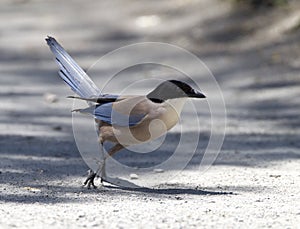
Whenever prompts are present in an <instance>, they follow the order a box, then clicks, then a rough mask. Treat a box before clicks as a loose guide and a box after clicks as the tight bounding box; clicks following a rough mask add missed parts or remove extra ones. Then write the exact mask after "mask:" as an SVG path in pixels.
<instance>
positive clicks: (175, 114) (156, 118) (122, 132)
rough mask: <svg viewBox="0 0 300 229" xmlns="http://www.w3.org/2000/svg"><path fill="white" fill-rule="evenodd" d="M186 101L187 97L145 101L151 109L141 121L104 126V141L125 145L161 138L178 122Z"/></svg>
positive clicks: (102, 130)
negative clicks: (126, 125) (148, 102)
mask: <svg viewBox="0 0 300 229" xmlns="http://www.w3.org/2000/svg"><path fill="white" fill-rule="evenodd" d="M143 102H144V101H143ZM185 102H186V99H185V98H182V99H172V100H169V101H168V102H165V103H162V104H155V103H152V102H150V103H151V104H146V102H144V104H143V106H146V107H147V108H149V107H151V109H149V113H148V114H147V116H146V117H145V118H144V119H143V120H142V121H141V123H139V124H138V125H136V126H134V127H117V126H114V127H112V126H103V127H102V128H101V129H100V132H101V135H102V138H103V140H104V141H105V140H107V141H112V142H119V143H120V144H122V145H124V146H129V145H136V144H141V143H144V142H148V141H151V140H154V139H156V138H159V137H160V136H162V135H164V134H165V133H166V132H167V131H168V130H170V129H171V128H172V127H174V126H175V125H176V124H177V123H178V121H179V117H180V113H181V111H182V108H183V106H184V104H185ZM123 111H124V110H123Z"/></svg>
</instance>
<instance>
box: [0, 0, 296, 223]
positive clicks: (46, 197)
mask: <svg viewBox="0 0 300 229" xmlns="http://www.w3.org/2000/svg"><path fill="white" fill-rule="evenodd" d="M149 15H152V16H149ZM153 15H154V16H153ZM298 15H300V13H299V6H298V4H296V3H294V4H293V5H292V7H290V8H284V9H281V10H278V11H275V12H270V13H268V14H266V12H264V11H263V10H261V11H259V13H258V15H257V16H256V17H253V15H252V14H251V13H250V12H249V11H247V10H246V9H245V10H243V11H239V13H232V12H231V11H230V7H229V6H228V5H227V4H225V3H224V2H223V3H219V2H216V1H208V0H199V1H195V0H190V1H182V0H180V1H179V0H176V1H172V3H170V2H169V1H160V2H159V4H158V3H155V1H154V2H153V3H149V2H144V1H113V2H103V3H96V2H95V1H84V2H83V1H68V3H61V1H56V0H55V1H49V2H48V3H46V2H44V1H39V0H36V1H34V0H32V1H2V3H1V8H0V19H1V20H0V76H1V77H0V96H1V116H0V147H1V148H0V157H1V160H0V183H1V187H0V202H1V207H0V227H1V228H12V227H19V228H41V227H42V226H43V227H45V228H46V227H55V228H82V227H98V228H127V227H133V228H153V227H156V228H166V227H171V228H187V227H189V228H196V227H197V228H199V227H204V228H215V227H220V228H224V227H225V228H232V227H242V228H243V227H249V228H255V227H273V228H298V227H299V225H300V207H299V206H300V203H299V197H300V196H299V194H300V193H299V191H300V161H299V159H300V151H299V148H300V143H299V139H300V138H299V137H300V129H299V127H300V126H299V124H300V118H299V113H300V106H299V105H300V102H299V101H300V100H299V96H300V78H299V73H300V59H299V53H300V47H299V38H300V36H299V29H298V30H297V28H298V27H297V26H298V25H299V24H298V23H299V17H298ZM145 16H146V17H145ZM46 35H53V36H55V37H56V38H58V39H59V41H60V42H61V43H63V45H64V46H65V47H66V48H67V49H68V50H69V51H70V53H71V54H72V56H73V57H74V58H75V59H76V60H78V62H79V63H80V64H81V65H82V66H83V67H84V68H85V69H86V68H88V67H89V66H90V65H91V64H92V63H94V62H95V61H96V60H97V59H98V58H99V57H101V56H102V55H104V54H105V53H107V52H109V51H111V50H114V49H116V48H119V47H121V46H123V45H128V44H133V43H136V42H143V41H160V42H168V43H171V44H175V45H178V46H180V47H183V48H186V49H187V50H189V51H191V52H193V53H194V54H196V55H197V56H198V57H200V58H201V59H202V60H203V61H204V62H205V63H206V64H207V66H208V67H209V68H210V69H211V71H212V72H213V74H214V75H215V77H216V79H217V80H218V83H219V84H220V87H221V90H222V92H223V94H224V99H225V102H226V108H227V128H226V137H225V141H224V144H223V147H222V150H221V152H220V154H219V156H218V158H217V160H216V161H215V163H214V165H213V166H211V167H210V169H209V170H208V171H206V172H205V173H200V172H199V170H198V166H199V163H200V159H201V152H203V150H204V149H205V147H206V145H207V140H208V137H207V136H208V133H209V125H205V123H206V122H205V120H207V114H206V113H205V111H203V118H202V119H203V120H204V125H203V128H202V129H201V130H202V132H203V135H202V137H201V138H200V144H199V145H198V148H197V152H198V151H199V152H200V153H199V154H197V155H195V157H194V158H193V159H192V160H191V162H190V163H189V165H188V166H187V168H186V169H185V170H184V171H179V172H180V173H179V174H177V173H178V171H175V170H174V171H169V172H171V173H172V172H174V173H176V174H177V175H176V177H175V178H174V179H173V180H168V181H166V180H159V179H158V178H155V179H156V181H157V183H158V184H156V185H155V186H154V187H151V188H148V189H147V188H144V189H139V190H130V189H126V188H117V187H113V186H109V185H106V186H105V187H99V188H98V189H96V190H87V189H86V188H82V187H81V184H82V182H83V180H84V178H85V175H86V171H87V169H88V167H87V165H86V164H85V163H84V161H83V160H82V158H81V156H80V153H79V152H78V150H77V148H76V145H75V141H74V137H73V134H72V117H71V114H70V110H71V109H72V101H70V100H68V99H65V97H66V96H68V95H70V94H72V93H71V92H70V90H69V89H68V88H67V87H66V86H65V85H64V84H63V83H62V81H61V80H60V79H59V78H58V77H57V73H56V72H57V66H56V65H55V63H54V61H53V59H52V55H51V54H50V52H49V50H48V47H47V46H46V45H45V42H44V37H45V36H46ZM118 61H121V60H115V61H114V62H111V63H108V65H107V66H106V67H107V68H112V67H114V66H116V65H118ZM179 61H181V62H182V61H184V60H179ZM186 64H188V63H186ZM98 71H99V72H98V73H99V74H98V76H96V78H94V79H95V81H96V82H97V84H101V80H102V78H101V77H102V76H101V75H103V74H104V73H105V70H101V69H100V70H98ZM101 71H102V72H101ZM145 71H146V70H145ZM130 74H132V76H133V77H138V76H137V73H136V72H135V70H134V69H133V71H131V73H130ZM140 77H148V76H145V75H141V76H140ZM127 79H130V78H127ZM125 81H126V78H125V79H124V82H125ZM115 90H116V91H118V90H122V83H121V82H120V84H119V85H116V86H115ZM138 92H140V91H138ZM46 93H51V94H54V95H56V98H57V99H58V101H56V102H54V103H51V102H49V101H47V99H45V94H46ZM46 97H47V96H46ZM186 112H187V113H189V111H186ZM183 125H186V126H187V127H188V128H190V130H193V123H192V122H191V121H189V120H187V121H185V122H183ZM176 131H177V129H176V128H175V130H173V131H172V132H171V133H170V135H169V136H168V138H167V143H168V145H167V146H166V148H165V149H164V150H161V151H160V155H161V157H163V156H166V155H169V154H170V153H172V147H171V146H172V142H173V140H174V139H176V138H178V134H177V132H176ZM186 134H187V135H188V136H192V135H194V132H193V131H187V132H186ZM186 149H187V150H188V146H187V148H186ZM183 156H184V155H183ZM116 158H117V159H118V160H124V161H125V162H126V163H128V164H130V165H132V166H136V167H138V166H140V165H145V158H142V159H139V158H132V157H131V154H130V153H129V152H127V151H124V152H121V153H120V154H119V155H117V156H116ZM155 160H158V161H159V159H158V157H153V156H152V157H149V158H146V162H147V163H149V164H151V163H154V162H155ZM121 172H122V171H119V172H117V174H116V175H118V173H119V175H120V176H123V178H125V179H129V174H121ZM144 175H145V174H144ZM154 176H155V174H154V173H151V172H150V173H149V174H146V175H145V176H144V177H146V178H147V179H148V180H149V181H150V180H151V179H154ZM141 178H142V177H141ZM132 181H133V182H138V181H139V180H132Z"/></svg>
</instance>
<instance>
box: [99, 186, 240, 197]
mask: <svg viewBox="0 0 300 229" xmlns="http://www.w3.org/2000/svg"><path fill="white" fill-rule="evenodd" d="M104 187H105V188H108V189H114V190H120V191H131V192H138V193H146V194H162V195H180V194H186V195H236V194H235V193H233V192H223V191H208V190H201V189H198V188H186V187H182V188H145V187H140V188H128V187H120V186H114V185H111V184H106V185H104Z"/></svg>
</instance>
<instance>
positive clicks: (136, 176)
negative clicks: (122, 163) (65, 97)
mask: <svg viewBox="0 0 300 229" xmlns="http://www.w3.org/2000/svg"><path fill="white" fill-rule="evenodd" d="M130 179H131V180H137V179H139V176H138V175H137V174H135V173H131V174H130Z"/></svg>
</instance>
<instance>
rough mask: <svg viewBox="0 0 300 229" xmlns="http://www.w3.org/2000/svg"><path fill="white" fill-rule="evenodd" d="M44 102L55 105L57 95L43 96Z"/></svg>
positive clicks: (46, 94) (47, 94)
mask: <svg viewBox="0 0 300 229" xmlns="http://www.w3.org/2000/svg"><path fill="white" fill-rule="evenodd" d="M44 100H45V101H46V102H47V103H56V102H57V101H58V98H57V95H55V94H51V93H45V94H44Z"/></svg>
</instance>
